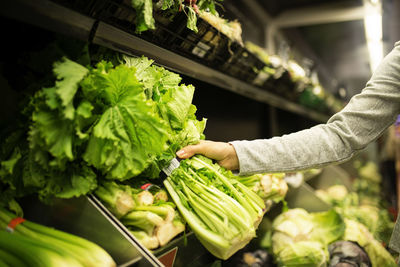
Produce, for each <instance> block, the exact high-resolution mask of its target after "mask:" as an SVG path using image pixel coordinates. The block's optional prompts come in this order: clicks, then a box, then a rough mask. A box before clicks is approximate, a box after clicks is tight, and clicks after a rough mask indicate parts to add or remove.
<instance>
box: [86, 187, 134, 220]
mask: <svg viewBox="0 0 400 267" xmlns="http://www.w3.org/2000/svg"><path fill="white" fill-rule="evenodd" d="M131 191H132V190H131V188H130V187H129V186H126V185H120V184H117V183H115V182H104V183H102V184H101V185H99V186H98V187H97V189H96V191H95V192H94V193H95V195H96V196H97V197H98V198H99V199H100V200H101V201H102V202H103V203H104V204H105V206H106V207H107V208H108V209H109V210H110V211H111V212H112V213H113V214H114V215H115V216H116V217H117V218H120V217H122V216H124V215H125V214H127V213H128V212H130V211H131V210H133V209H134V207H135V201H134V200H133V197H132V192H131Z"/></svg>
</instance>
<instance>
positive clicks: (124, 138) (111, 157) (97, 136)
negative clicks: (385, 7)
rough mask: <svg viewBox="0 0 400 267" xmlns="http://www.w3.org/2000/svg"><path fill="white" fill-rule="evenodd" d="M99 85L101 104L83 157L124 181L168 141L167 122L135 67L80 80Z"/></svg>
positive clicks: (140, 169)
mask: <svg viewBox="0 0 400 267" xmlns="http://www.w3.org/2000/svg"><path fill="white" fill-rule="evenodd" d="M86 84H90V85H95V87H96V88H99V90H98V91H97V96H96V98H98V99H99V100H102V102H103V103H104V106H103V107H102V110H101V115H100V117H99V119H98V121H97V122H96V123H95V124H94V125H93V131H92V134H91V136H90V137H89V143H88V146H87V149H86V151H85V153H84V155H83V159H84V160H85V161H86V162H87V163H88V164H89V165H92V166H94V167H96V168H97V169H99V170H101V171H103V173H104V174H105V175H106V176H107V177H108V178H113V179H120V180H125V179H128V178H131V177H134V176H137V175H138V174H140V173H141V172H143V170H144V169H146V168H147V167H148V166H149V164H150V162H151V161H152V160H154V156H156V155H159V154H161V153H162V152H163V151H164V149H165V146H166V141H167V140H168V134H167V130H166V128H167V125H166V124H165V123H164V122H163V121H162V120H161V119H160V118H159V117H158V115H157V113H156V106H155V104H154V102H152V101H150V100H147V99H146V96H145V94H144V92H143V87H142V85H141V84H140V83H139V82H138V81H137V79H136V78H135V70H134V69H133V68H129V67H128V66H125V65H120V66H117V67H116V68H115V69H111V70H109V71H102V72H96V73H94V74H93V75H89V76H88V77H87V78H86V79H85V81H84V82H83V83H82V87H83V91H85V85H86Z"/></svg>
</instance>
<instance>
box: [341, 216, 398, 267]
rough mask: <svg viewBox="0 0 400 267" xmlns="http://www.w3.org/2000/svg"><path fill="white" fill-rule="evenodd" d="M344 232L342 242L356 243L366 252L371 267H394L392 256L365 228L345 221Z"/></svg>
mask: <svg viewBox="0 0 400 267" xmlns="http://www.w3.org/2000/svg"><path fill="white" fill-rule="evenodd" d="M345 222H346V231H345V233H344V236H343V240H349V241H354V242H357V243H358V244H359V245H360V246H362V247H363V248H364V249H365V251H366V252H367V254H368V256H369V258H370V260H371V263H372V266H373V267H375V266H376V267H378V266H393V267H394V266H396V262H395V261H394V259H393V257H392V255H390V253H389V252H388V251H387V250H386V249H385V248H384V247H383V246H382V244H381V243H379V242H378V241H377V240H376V239H375V238H374V237H373V235H372V234H371V233H370V232H369V231H368V229H367V227H366V226H365V225H363V224H361V223H359V222H357V221H354V220H349V219H346V220H345Z"/></svg>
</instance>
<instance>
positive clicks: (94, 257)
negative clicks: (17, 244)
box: [0, 208, 116, 267]
mask: <svg viewBox="0 0 400 267" xmlns="http://www.w3.org/2000/svg"><path fill="white" fill-rule="evenodd" d="M14 217H15V216H14V215H13V214H12V213H10V212H8V211H6V210H4V209H2V208H0V221H3V222H6V223H7V222H10V221H11V219H13V218H14ZM14 234H15V235H23V236H26V237H31V238H32V239H36V240H38V241H41V242H42V243H43V244H48V246H50V247H52V248H53V249H57V250H59V251H62V253H63V254H69V255H70V256H73V257H75V258H76V259H78V260H79V261H80V262H82V264H84V265H85V266H104V267H108V266H110V267H113V266H116V264H115V262H114V260H113V259H112V258H111V256H110V255H109V254H108V253H107V252H106V251H105V250H104V249H103V248H101V247H100V246H98V245H97V244H95V243H93V242H91V241H89V240H86V239H84V238H81V237H78V236H75V235H72V234H69V233H66V232H63V231H59V230H56V229H53V228H50V227H46V226H43V225H40V224H37V223H33V222H30V221H28V220H26V221H25V222H23V223H22V224H19V225H18V226H17V227H16V228H15V232H14Z"/></svg>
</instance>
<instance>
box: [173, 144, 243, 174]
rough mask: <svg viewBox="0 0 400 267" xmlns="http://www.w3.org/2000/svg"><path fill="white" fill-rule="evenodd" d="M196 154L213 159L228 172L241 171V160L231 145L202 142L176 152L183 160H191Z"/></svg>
mask: <svg viewBox="0 0 400 267" xmlns="http://www.w3.org/2000/svg"><path fill="white" fill-rule="evenodd" d="M195 154H200V155H203V156H206V157H207V158H210V159H213V160H215V161H216V162H217V163H218V164H219V165H221V166H222V167H224V168H226V169H228V170H238V169H239V159H238V157H237V155H236V151H235V148H234V147H233V146H232V145H231V144H229V143H224V142H214V141H207V140H201V141H200V143H198V144H196V145H189V146H186V147H184V148H182V149H181V150H179V151H178V152H176V155H177V156H178V157H180V158H182V159H187V158H190V157H192V156H194V155H195Z"/></svg>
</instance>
